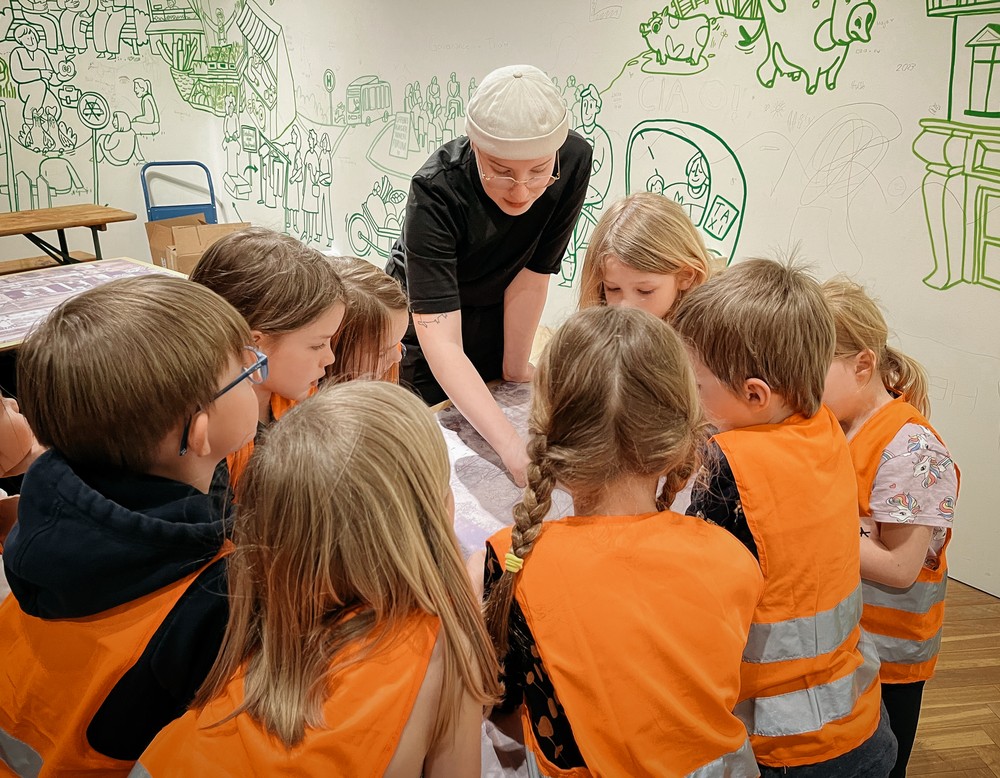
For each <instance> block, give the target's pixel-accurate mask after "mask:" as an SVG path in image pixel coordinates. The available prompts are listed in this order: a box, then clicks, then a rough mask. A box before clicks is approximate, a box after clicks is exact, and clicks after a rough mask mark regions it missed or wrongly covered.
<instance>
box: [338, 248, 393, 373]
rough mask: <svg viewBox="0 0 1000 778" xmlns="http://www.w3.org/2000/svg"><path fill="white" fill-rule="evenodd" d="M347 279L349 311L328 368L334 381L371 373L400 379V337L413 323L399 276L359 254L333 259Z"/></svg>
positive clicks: (345, 315) (346, 291)
mask: <svg viewBox="0 0 1000 778" xmlns="http://www.w3.org/2000/svg"><path fill="white" fill-rule="evenodd" d="M332 262H333V264H334V267H336V268H337V275H339V276H340V280H341V282H342V283H343V284H344V295H345V302H346V304H347V311H346V313H345V314H344V323H343V324H342V325H341V326H340V329H339V330H338V331H337V334H336V335H334V336H333V342H332V344H331V345H332V347H333V356H334V362H333V364H332V365H330V366H329V367H327V369H326V377H327V379H328V380H329V381H330V382H340V381H352V380H354V379H357V378H373V379H377V380H381V381H389V382H391V383H394V384H398V383H399V362H400V360H401V359H402V357H403V355H404V354H405V353H406V351H405V349H406V347H405V346H404V345H403V344H402V343H401V341H402V339H403V334H404V333H405V332H406V328H407V326H408V325H409V323H410V314H409V312H408V311H407V309H406V295H405V294H404V293H403V288H402V287H401V286H400V285H399V281H397V280H396V279H395V278H393V277H392V276H390V275H389V274H387V273H386V272H385V271H384V270H382V269H381V268H379V267H376V266H375V265H373V264H372V263H371V262H367V261H365V260H363V259H358V258H357V257H335V258H334V259H333V260H332Z"/></svg>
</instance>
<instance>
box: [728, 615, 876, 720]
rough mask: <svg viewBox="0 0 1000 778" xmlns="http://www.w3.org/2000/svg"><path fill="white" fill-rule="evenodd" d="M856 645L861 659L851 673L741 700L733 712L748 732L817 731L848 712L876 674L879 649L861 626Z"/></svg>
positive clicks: (852, 708)
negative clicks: (809, 686) (819, 683)
mask: <svg viewBox="0 0 1000 778" xmlns="http://www.w3.org/2000/svg"><path fill="white" fill-rule="evenodd" d="M858 648H859V649H860V650H861V655H862V656H863V657H864V662H863V663H862V664H861V666H860V667H858V669H857V670H855V671H854V672H853V673H851V674H850V675H845V676H844V677H843V678H838V679H837V680H836V681H831V682H830V683H825V684H822V685H820V686H813V687H812V688H811V689H802V690H801V691H796V692H788V693H787V694H776V695H774V696H771V697H755V698H751V699H748V700H743V702H741V703H739V704H738V705H737V706H736V709H735V710H734V711H733V712H734V713H735V714H736V715H737V716H739V717H740V719H741V720H742V721H743V723H744V724H746V726H747V731H748V732H749V733H750V734H751V735H760V736H761V737H787V736H789V735H802V734H805V733H806V732H817V731H819V730H820V729H822V728H823V727H825V726H826V725H827V724H829V723H830V722H832V721H836V720H837V719H842V718H844V716H847V715H849V714H850V712H851V711H852V710H854V706H855V705H856V704H857V702H858V700H859V699H860V697H861V695H862V694H864V693H865V692H866V691H867V690H868V688H869V687H870V686H871V685H872V681H874V680H875V676H877V675H878V668H879V661H878V653H877V652H876V649H875V644H874V643H873V642H872V640H871V638H870V637H869V636H868V633H866V632H865V631H864V630H862V631H861V640H860V641H859V642H858Z"/></svg>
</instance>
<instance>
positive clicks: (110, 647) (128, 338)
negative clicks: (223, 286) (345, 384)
mask: <svg viewBox="0 0 1000 778" xmlns="http://www.w3.org/2000/svg"><path fill="white" fill-rule="evenodd" d="M178 311H183V312H184V315H183V317H181V316H178ZM249 343H250V329H249V327H247V325H246V322H245V321H244V320H243V318H242V317H241V316H240V315H239V313H237V312H236V311H235V310H234V309H233V307H232V306H231V305H229V304H228V303H227V302H226V301H225V300H223V299H222V298H220V297H219V296H218V295H216V294H214V293H213V292H210V291H209V290H208V289H205V288H204V287H202V286H198V285H197V284H193V283H191V282H190V281H188V280H186V279H181V278H176V277H173V276H165V275H148V276H141V277H137V278H128V279H121V280H115V281H111V282H109V283H107V284H105V285H103V286H100V287H97V288H96V289H92V290H89V291H86V292H83V293H82V294H80V295H78V296H76V297H74V298H72V299H70V300H67V301H66V302H64V303H62V304H61V305H60V306H59V307H58V308H56V309H55V310H54V311H53V312H52V313H50V314H49V316H48V317H47V318H46V319H45V321H44V322H42V323H41V324H40V325H39V326H38V328H37V329H35V330H34V331H33V332H32V333H31V335H30V336H29V337H28V339H27V340H26V341H25V342H24V345H23V346H21V348H20V352H19V354H18V389H19V395H20V401H21V410H22V411H23V413H24V416H25V418H26V419H27V421H28V422H29V424H30V425H31V429H32V430H34V432H35V434H36V435H37V437H38V441H39V442H40V443H41V444H42V445H44V446H47V447H48V450H47V451H46V452H45V453H43V454H41V456H39V457H38V459H36V460H35V461H34V462H33V463H32V465H31V467H30V468H29V469H28V472H27V474H26V475H25V476H24V482H23V484H22V488H21V496H20V504H19V506H18V520H17V523H16V524H15V525H14V527H13V529H11V531H10V534H9V535H8V537H7V542H6V543H5V544H4V550H3V562H4V570H5V572H6V575H7V580H8V583H9V584H10V589H11V595H10V596H8V597H7V599H6V600H4V601H3V603H2V604H0V645H2V646H3V662H2V663H0V773H4V774H9V772H5V771H4V768H5V767H6V769H7V770H8V771H9V770H13V772H14V774H16V775H38V776H43V777H44V776H55V775H102V776H116V775H119V776H124V775H126V774H128V772H129V770H130V769H131V768H132V765H133V764H134V762H135V760H136V759H137V758H138V756H139V755H140V754H141V753H142V751H143V749H144V748H145V747H146V746H147V745H149V742H150V741H151V740H152V739H153V737H154V736H155V735H156V733H157V732H158V731H159V730H160V729H161V728H162V727H163V726H164V725H166V724H167V723H168V722H170V721H171V720H173V719H174V718H176V717H178V716H180V715H181V714H182V713H183V712H184V711H185V710H186V709H187V706H188V705H189V704H190V702H191V700H192V699H193V698H194V694H195V692H196V691H197V689H198V687H200V686H201V684H202V682H203V681H204V680H205V677H206V675H207V674H208V670H209V668H210V667H211V666H212V662H214V661H215V657H216V654H217V652H218V650H219V645H220V642H221V640H222V634H223V631H224V629H225V625H226V617H227V602H226V598H225V596H224V591H225V584H224V583H223V579H224V576H225V561H224V560H223V559H222V558H221V557H223V556H225V554H226V553H228V544H227V542H226V540H225V538H226V534H227V532H228V530H229V527H228V518H227V516H226V515H225V513H224V506H223V505H221V504H220V502H219V500H218V499H216V497H215V496H214V495H213V494H212V493H211V490H210V484H211V481H212V477H213V473H214V472H215V470H216V466H217V465H218V464H219V462H221V461H225V457H226V455H227V454H229V453H230V452H232V451H236V450H238V449H239V448H240V447H241V446H243V444H244V443H245V442H246V441H247V440H250V439H252V438H253V434H254V429H255V426H256V419H257V403H256V398H255V396H254V393H253V391H252V390H251V388H250V383H251V382H252V381H259V380H262V379H263V376H264V373H265V372H266V369H267V359H266V357H264V356H263V355H262V354H260V353H259V352H256V351H254V350H253V349H252V348H251V347H249V345H248V344H249ZM182 449H183V450H184V453H183V454H182V453H180V451H181V450H182Z"/></svg>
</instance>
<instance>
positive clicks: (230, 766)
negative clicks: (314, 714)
mask: <svg viewBox="0 0 1000 778" xmlns="http://www.w3.org/2000/svg"><path fill="white" fill-rule="evenodd" d="M439 625H440V621H439V620H438V618H437V617H436V616H430V615H428V614H424V613H421V614H418V615H414V616H412V617H410V618H409V619H408V620H407V621H406V622H405V623H404V624H403V626H402V628H401V629H400V630H399V631H398V632H397V633H396V634H395V635H393V636H392V637H391V638H389V639H388V640H387V642H386V644H385V645H383V646H379V647H377V648H376V649H375V651H374V653H373V654H371V655H370V656H366V657H364V658H363V659H361V660H360V661H359V662H355V663H352V664H350V665H348V666H347V667H345V668H343V669H342V670H340V671H338V672H337V673H335V674H334V675H333V677H332V678H330V680H329V684H328V688H329V689H330V696H329V697H328V699H327V701H326V703H325V704H324V705H323V717H324V720H325V722H326V726H325V727H324V728H323V729H307V730H306V735H305V738H304V739H303V740H302V742H300V743H299V744H298V745H296V746H295V747H294V748H292V749H291V750H287V749H286V748H285V747H284V745H282V743H281V742H280V741H279V740H278V739H277V738H275V737H274V736H272V735H270V734H268V733H267V732H266V731H265V729H264V728H263V727H262V726H261V725H260V724H259V723H258V722H256V721H254V720H253V719H252V718H250V716H249V715H248V714H247V713H245V712H243V713H240V714H239V715H237V716H235V717H234V718H231V719H229V720H228V721H225V722H224V723H221V724H219V722H223V720H224V719H225V718H226V717H227V716H229V715H230V714H232V712H233V711H235V710H236V709H237V708H238V707H239V706H240V705H242V704H243V677H242V675H238V676H236V677H235V678H233V680H232V681H230V682H229V684H228V685H227V686H226V688H225V691H224V692H223V693H222V695H221V696H219V697H216V698H215V699H214V700H212V701H211V702H210V703H209V704H208V705H207V706H205V707H204V708H202V709H201V710H190V711H188V712H187V713H186V714H184V716H182V717H181V718H179V719H177V720H176V721H174V722H172V723H171V724H169V725H168V726H167V727H166V728H165V729H163V730H162V731H161V732H160V734H159V735H157V737H156V739H155V740H153V742H152V743H151V744H150V746H149V748H147V749H146V751H145V752H144V753H143V755H142V756H141V757H140V759H139V763H138V764H137V765H136V767H135V770H134V771H133V773H132V775H133V777H135V776H142V777H143V778H146V777H148V776H155V778H164V777H165V776H174V777H176V778H195V776H209V775H211V776H220V775H230V776H245V775H343V776H355V775H357V776H363V775H365V776H366V775H382V774H383V773H384V772H385V770H386V768H387V767H388V766H389V762H391V761H392V757H393V755H394V754H395V753H396V747H397V746H398V745H399V740H400V738H401V737H402V734H403V729H404V727H405V726H406V722H407V719H409V716H410V711H411V710H412V709H413V705H414V702H415V701H416V699H417V694H418V692H419V691H420V686H421V684H423V682H424V676H425V674H426V672H427V666H428V664H429V662H430V658H431V653H432V652H433V650H434V643H435V641H436V640H437V634H438V628H439ZM348 650H349V651H351V652H352V653H355V652H356V651H357V648H353V649H348ZM216 724H218V726H215V725H216Z"/></svg>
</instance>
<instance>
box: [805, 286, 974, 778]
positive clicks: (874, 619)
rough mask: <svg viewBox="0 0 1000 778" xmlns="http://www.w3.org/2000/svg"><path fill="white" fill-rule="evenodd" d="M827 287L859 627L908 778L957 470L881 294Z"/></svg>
mask: <svg viewBox="0 0 1000 778" xmlns="http://www.w3.org/2000/svg"><path fill="white" fill-rule="evenodd" d="M823 293H824V295H825V296H826V299H827V301H828V302H829V304H830V307H831V309H832V310H833V318H834V322H835V323H836V328H837V347H836V350H835V352H834V359H833V364H832V365H831V367H830V371H829V373H828V374H827V379H826V388H825V390H824V393H823V401H824V402H825V403H826V404H827V405H828V406H829V407H830V409H831V410H832V411H833V412H834V413H835V414H836V415H837V418H838V419H839V420H840V424H841V426H842V427H843V428H844V431H845V432H846V433H847V439H848V442H849V445H850V449H851V457H852V459H853V460H854V468H855V470H856V472H857V482H858V511H859V514H860V516H861V578H862V595H863V597H864V614H863V615H862V617H861V626H862V627H864V628H865V629H866V630H867V631H868V633H869V634H870V635H871V636H872V639H873V640H874V641H875V645H876V647H877V648H878V652H879V657H880V658H881V660H882V667H881V669H880V670H879V676H880V678H881V680H882V700H883V702H885V707H886V710H888V712H889V721H890V723H891V724H892V731H893V732H894V733H895V735H896V739H897V740H898V741H899V755H898V756H897V758H896V766H895V768H894V769H893V771H892V773H890V775H891V776H903V775H905V774H906V764H907V761H908V760H909V756H910V751H911V749H912V747H913V739H914V735H915V734H916V730H917V722H918V720H919V718H920V701H921V697H922V695H923V689H924V683H925V682H926V681H928V680H930V678H931V677H932V676H933V675H934V666H935V664H936V663H937V656H938V650H939V648H940V645H941V627H942V625H943V623H944V603H945V587H946V585H947V581H948V565H947V562H946V560H945V549H946V548H947V547H948V542H949V541H950V540H951V527H952V521H953V518H954V513H955V503H956V501H957V500H958V489H959V471H958V467H957V466H956V465H955V463H954V461H952V458H951V454H950V453H949V452H948V448H947V447H946V446H945V444H944V443H943V442H942V441H941V437H940V435H938V433H937V432H936V431H935V430H934V428H933V427H931V425H930V422H928V421H927V416H928V415H929V414H930V403H929V402H928V400H927V379H926V376H925V374H924V370H923V368H922V367H921V366H920V365H919V364H918V363H917V362H916V361H914V360H913V359H911V358H910V357H908V356H906V355H905V354H903V353H901V352H899V351H897V350H896V349H894V348H892V347H891V346H889V345H888V344H887V342H886V341H887V339H888V335H889V330H888V327H887V326H886V323H885V319H884V318H883V316H882V313H881V311H880V310H879V308H878V305H877V304H876V303H875V301H874V300H872V299H871V298H870V297H869V296H868V295H867V294H866V293H865V290H864V288H863V287H861V286H860V285H858V284H856V283H854V282H852V281H850V280H849V279H847V278H843V277H840V278H835V279H831V280H829V281H827V282H826V283H824V284H823Z"/></svg>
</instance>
